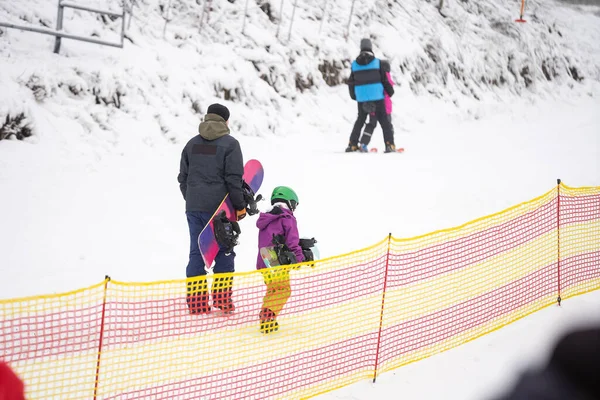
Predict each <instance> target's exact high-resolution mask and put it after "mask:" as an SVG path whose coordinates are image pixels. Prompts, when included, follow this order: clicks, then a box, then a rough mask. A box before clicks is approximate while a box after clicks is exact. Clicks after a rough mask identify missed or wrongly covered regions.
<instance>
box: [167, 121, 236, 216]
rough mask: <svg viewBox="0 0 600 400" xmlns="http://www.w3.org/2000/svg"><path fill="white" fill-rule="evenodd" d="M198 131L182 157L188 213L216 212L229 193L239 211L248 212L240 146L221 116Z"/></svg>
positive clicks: (181, 181) (180, 178)
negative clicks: (243, 188) (243, 186)
mask: <svg viewBox="0 0 600 400" xmlns="http://www.w3.org/2000/svg"><path fill="white" fill-rule="evenodd" d="M198 130H199V132H200V134H199V135H197V136H195V137H193V138H192V139H191V140H190V141H189V142H188V143H187V144H186V145H185V148H184V149H183V152H182V153H181V163H180V167H179V176H178V177H177V180H178V181H179V188H180V189H181V194H183V198H184V199H185V210H186V211H204V212H215V211H216V210H217V208H218V207H219V204H221V201H223V198H225V195H227V193H229V197H230V199H231V203H232V204H233V207H234V208H235V209H236V210H242V209H244V208H245V207H246V202H245V200H244V195H243V192H242V176H243V174H244V161H243V157H242V150H241V148H240V144H239V143H238V141H237V140H236V139H234V138H233V137H231V136H230V135H229V128H228V127H227V125H226V124H225V120H224V119H223V118H222V117H221V116H219V115H216V114H206V117H205V118H204V122H202V123H201V124H200V127H199V128H198Z"/></svg>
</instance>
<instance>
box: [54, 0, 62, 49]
mask: <svg viewBox="0 0 600 400" xmlns="http://www.w3.org/2000/svg"><path fill="white" fill-rule="evenodd" d="M63 14H64V8H63V5H62V3H61V0H58V15H57V16H56V30H57V31H61V30H62V27H63ZM60 42H61V37H60V36H56V39H54V52H55V53H56V54H58V52H59V51H60Z"/></svg>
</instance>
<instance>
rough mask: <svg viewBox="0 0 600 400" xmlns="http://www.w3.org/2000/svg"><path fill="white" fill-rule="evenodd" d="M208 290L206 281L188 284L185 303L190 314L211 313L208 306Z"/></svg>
mask: <svg viewBox="0 0 600 400" xmlns="http://www.w3.org/2000/svg"><path fill="white" fill-rule="evenodd" d="M206 289H207V288H206V279H203V280H201V281H192V282H188V284H187V295H186V298H185V301H186V303H187V306H188V310H189V312H190V314H209V313H210V310H211V309H210V305H209V304H208V292H207V290H206Z"/></svg>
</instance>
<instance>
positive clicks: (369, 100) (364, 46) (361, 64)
mask: <svg viewBox="0 0 600 400" xmlns="http://www.w3.org/2000/svg"><path fill="white" fill-rule="evenodd" d="M348 89H349V91H350V97H351V98H352V100H356V102H357V105H358V116H357V118H356V122H355V123H354V127H353V128H352V133H351V134H350V141H349V143H348V147H347V148H346V152H352V151H358V150H359V148H358V138H359V136H360V131H361V130H362V128H363V126H364V125H365V121H366V119H367V116H368V115H369V113H371V112H374V113H375V117H376V118H377V121H378V122H379V124H380V125H381V128H382V129H383V139H384V141H385V152H386V153H389V152H393V151H396V146H395V144H394V127H393V126H392V123H391V121H390V120H389V119H388V117H387V114H386V112H385V102H384V97H385V96H384V93H387V94H388V96H390V97H391V96H393V95H394V88H393V86H392V85H391V84H390V82H389V81H388V77H387V75H386V71H385V69H384V66H383V65H382V63H381V61H380V60H379V59H378V58H376V57H375V55H374V54H373V45H372V44H371V40H370V39H362V40H361V41H360V54H359V55H358V57H356V60H354V61H353V62H352V69H351V73H350V78H349V79H348Z"/></svg>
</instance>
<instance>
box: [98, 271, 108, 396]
mask: <svg viewBox="0 0 600 400" xmlns="http://www.w3.org/2000/svg"><path fill="white" fill-rule="evenodd" d="M108 282H110V276H108V275H106V276H105V277H104V299H103V300H102V319H101V320H100V340H99V341H98V360H97V361H96V379H95V382H94V400H96V396H97V394H98V380H99V377H100V355H101V354H102V339H103V338H104V315H105V312H106V291H107V290H108Z"/></svg>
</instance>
